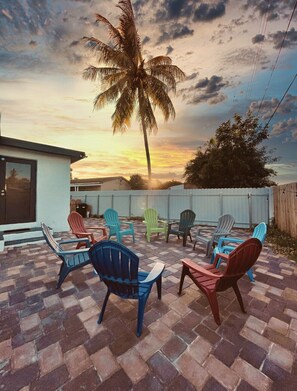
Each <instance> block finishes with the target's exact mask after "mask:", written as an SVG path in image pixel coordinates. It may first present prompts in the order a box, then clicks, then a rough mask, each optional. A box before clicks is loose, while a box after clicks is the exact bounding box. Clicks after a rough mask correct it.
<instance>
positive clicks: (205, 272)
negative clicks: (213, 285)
mask: <svg viewBox="0 0 297 391" xmlns="http://www.w3.org/2000/svg"><path fill="white" fill-rule="evenodd" d="M183 265H184V266H186V267H188V268H190V269H193V270H195V271H197V272H199V273H201V274H202V275H203V276H205V277H211V278H215V279H217V280H219V279H220V278H221V277H222V276H223V274H222V273H216V274H214V273H212V272H210V271H209V270H207V269H204V267H203V266H199V265H197V263H195V262H193V261H191V259H188V258H185V259H183Z"/></svg>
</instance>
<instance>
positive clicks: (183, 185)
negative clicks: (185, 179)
mask: <svg viewBox="0 0 297 391" xmlns="http://www.w3.org/2000/svg"><path fill="white" fill-rule="evenodd" d="M169 189H170V190H183V189H185V190H187V189H198V187H197V186H196V185H192V184H191V183H181V184H180V185H176V186H171V187H169Z"/></svg>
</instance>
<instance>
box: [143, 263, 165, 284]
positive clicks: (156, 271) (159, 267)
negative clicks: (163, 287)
mask: <svg viewBox="0 0 297 391" xmlns="http://www.w3.org/2000/svg"><path fill="white" fill-rule="evenodd" d="M164 269H165V264H164V263H162V262H157V263H156V264H155V266H154V267H153V269H152V270H151V271H150V273H149V274H148V275H147V277H146V278H145V279H144V280H142V281H139V284H150V283H153V282H155V281H156V280H157V279H158V278H159V277H160V275H161V274H162V273H163V271H164Z"/></svg>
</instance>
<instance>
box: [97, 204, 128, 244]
mask: <svg viewBox="0 0 297 391" xmlns="http://www.w3.org/2000/svg"><path fill="white" fill-rule="evenodd" d="M103 217H104V220H105V225H106V226H107V227H108V228H109V237H108V239H110V237H111V236H116V238H117V241H118V242H119V243H122V238H123V236H126V235H132V237H133V243H134V242H135V234H134V226H133V223H130V222H129V221H120V219H119V215H118V212H117V211H116V210H114V209H111V208H110V209H106V211H105V212H104V214H103ZM124 226H126V228H125V227H124Z"/></svg>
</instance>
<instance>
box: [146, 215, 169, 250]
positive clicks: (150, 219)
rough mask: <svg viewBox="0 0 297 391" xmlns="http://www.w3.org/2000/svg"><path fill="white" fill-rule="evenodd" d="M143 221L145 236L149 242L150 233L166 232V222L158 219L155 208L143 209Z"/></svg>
mask: <svg viewBox="0 0 297 391" xmlns="http://www.w3.org/2000/svg"><path fill="white" fill-rule="evenodd" d="M144 223H145V225H146V238H147V241H148V242H150V240H151V235H152V234H154V233H157V234H158V235H159V233H163V234H166V233H167V222H166V221H163V220H159V219H158V212H157V211H156V209H153V208H148V209H146V210H145V211H144Z"/></svg>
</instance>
